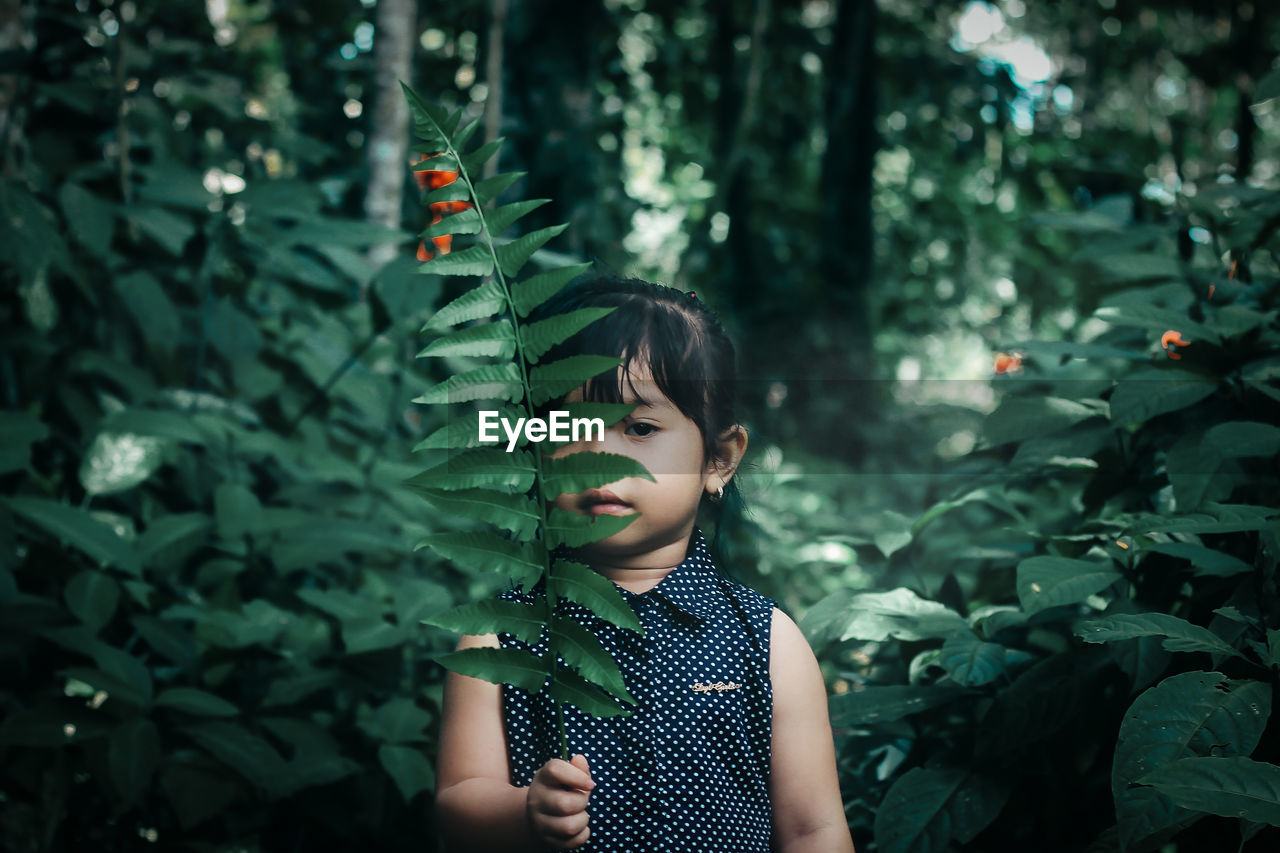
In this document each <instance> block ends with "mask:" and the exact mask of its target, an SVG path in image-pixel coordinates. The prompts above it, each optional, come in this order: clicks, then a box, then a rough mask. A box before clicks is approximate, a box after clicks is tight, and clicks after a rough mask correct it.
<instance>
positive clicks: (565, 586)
mask: <svg viewBox="0 0 1280 853" xmlns="http://www.w3.org/2000/svg"><path fill="white" fill-rule="evenodd" d="M551 576H552V578H553V580H554V587H555V588H554V590H553V591H552V594H554V595H555V596H556V597H557V598H562V599H565V600H566V601H576V602H577V603H578V604H581V605H582V606H583V607H585V608H587V609H588V610H590V611H591V612H592V613H594V614H595V615H597V616H599V617H600V618H601V619H603V620H604V621H606V622H608V623H610V624H612V625H617V626H618V627H619V628H625V629H627V630H628V631H635V632H636V633H638V634H640V633H643V632H644V627H643V626H642V625H641V624H640V618H639V617H638V616H636V612H635V611H634V610H632V609H631V606H630V605H629V604H627V602H626V600H625V599H623V597H622V593H620V592H618V588H617V587H616V586H614V585H613V582H612V581H610V580H609V579H608V578H606V577H604V576H603V575H600V574H598V573H596V572H593V571H592V570H591V569H589V568H587V567H586V566H584V565H582V563H575V562H573V561H571V560H556V563H555V566H554V567H553V568H552V573H551Z"/></svg>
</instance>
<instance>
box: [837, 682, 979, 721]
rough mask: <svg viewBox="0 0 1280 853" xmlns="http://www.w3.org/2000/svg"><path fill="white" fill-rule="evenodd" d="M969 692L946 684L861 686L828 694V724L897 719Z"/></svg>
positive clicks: (953, 699) (945, 703) (946, 703)
mask: <svg viewBox="0 0 1280 853" xmlns="http://www.w3.org/2000/svg"><path fill="white" fill-rule="evenodd" d="M967 695H969V693H968V691H964V690H956V689H954V688H946V687H921V686H916V685H892V686H888V687H864V688H863V689H861V690H858V689H854V690H850V691H848V692H847V693H838V694H836V695H835V696H832V697H831V700H830V705H831V723H832V725H835V726H865V725H871V724H873V723H887V722H892V721H894V720H900V719H902V718H903V717H906V716H909V715H911V714H917V713H919V712H921V711H927V710H929V709H930V708H936V707H939V706H942V705H949V704H950V703H952V702H954V701H956V700H957V699H958V698H960V697H964V696H967Z"/></svg>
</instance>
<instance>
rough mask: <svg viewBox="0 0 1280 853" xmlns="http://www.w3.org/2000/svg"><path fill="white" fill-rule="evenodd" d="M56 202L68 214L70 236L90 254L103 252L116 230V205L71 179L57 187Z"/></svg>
mask: <svg viewBox="0 0 1280 853" xmlns="http://www.w3.org/2000/svg"><path fill="white" fill-rule="evenodd" d="M58 203H59V204H60V205H61V206H62V212H63V214H64V215H65V216H66V217H67V225H68V226H69V228H68V230H69V231H70V232H71V236H73V237H75V238H76V239H77V240H79V241H80V244H81V245H82V246H84V247H85V249H87V250H88V251H89V254H90V255H91V256H93V257H99V258H100V257H103V256H105V255H106V254H107V250H108V249H109V248H110V246H111V236H112V233H113V231H114V230H115V229H114V226H115V220H116V216H115V206H114V205H112V204H110V203H108V202H106V201H103V200H102V199H101V198H99V197H98V196H96V195H95V194H93V193H91V192H90V191H89V190H87V189H85V188H84V187H82V186H80V185H79V184H73V183H71V182H70V181H68V182H66V183H64V184H63V185H62V188H61V189H60V190H58Z"/></svg>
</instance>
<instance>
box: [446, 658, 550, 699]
mask: <svg viewBox="0 0 1280 853" xmlns="http://www.w3.org/2000/svg"><path fill="white" fill-rule="evenodd" d="M436 663H438V664H440V665H441V666H443V667H445V668H446V669H451V670H453V671H454V672H456V673H458V674H459V675H469V676H471V677H472V678H482V679H484V680H485V681H491V682H493V683H494V684H514V685H515V686H516V687H521V688H523V689H525V690H528V691H529V692H530V693H537V692H538V691H539V690H541V689H542V687H543V685H544V684H546V683H547V676H548V675H550V671H549V670H550V668H549V667H548V666H547V662H546V661H545V660H543V659H542V658H540V657H538V656H537V655H535V654H532V653H530V652H526V651H525V650H524V649H517V648H506V649H491V648H484V649H462V650H461V651H457V652H449V653H447V654H443V655H439V656H438V657H436Z"/></svg>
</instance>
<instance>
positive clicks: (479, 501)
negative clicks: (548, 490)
mask: <svg viewBox="0 0 1280 853" xmlns="http://www.w3.org/2000/svg"><path fill="white" fill-rule="evenodd" d="M414 490H415V491H416V492H417V493H418V494H419V495H421V496H422V497H423V498H424V499H426V500H427V501H428V502H429V503H430V504H431V505H432V506H434V507H436V508H437V509H441V510H444V511H445V512H449V513H453V514H454V515H461V516H463V517H465V518H472V519H475V520H476V521H486V522H488V523H490V524H496V525H497V526H498V527H500V528H502V529H503V530H507V531H510V532H511V533H514V534H515V536H516V538H517V539H519V540H520V541H521V542H528V541H529V540H530V539H532V538H533V537H534V534H535V533H536V532H537V529H538V524H539V522H540V521H541V520H542V515H541V513H540V512H539V511H538V505H537V504H535V503H534V502H533V501H532V500H530V499H529V498H527V497H525V496H524V495H522V494H505V493H503V492H495V491H492V490H490V489H456V490H453V491H445V490H442V489H422V488H416V487H415V488H414ZM552 547H554V546H552Z"/></svg>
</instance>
